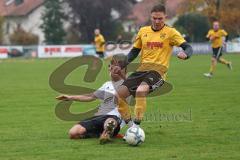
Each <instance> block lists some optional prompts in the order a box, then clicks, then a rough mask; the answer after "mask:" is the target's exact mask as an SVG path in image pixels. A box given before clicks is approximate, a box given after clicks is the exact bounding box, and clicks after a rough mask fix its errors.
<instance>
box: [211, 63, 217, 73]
mask: <svg viewBox="0 0 240 160" xmlns="http://www.w3.org/2000/svg"><path fill="white" fill-rule="evenodd" d="M215 69H216V64H214V63H212V64H211V67H210V73H211V74H213V72H214V71H215Z"/></svg>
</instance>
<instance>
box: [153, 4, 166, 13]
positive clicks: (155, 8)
mask: <svg viewBox="0 0 240 160" xmlns="http://www.w3.org/2000/svg"><path fill="white" fill-rule="evenodd" d="M153 12H163V13H166V8H165V6H164V5H162V4H158V5H156V6H153V8H152V10H151V13H153Z"/></svg>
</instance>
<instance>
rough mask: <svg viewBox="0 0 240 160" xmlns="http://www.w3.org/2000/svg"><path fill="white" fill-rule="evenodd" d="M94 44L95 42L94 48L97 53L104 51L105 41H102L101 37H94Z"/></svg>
mask: <svg viewBox="0 0 240 160" xmlns="http://www.w3.org/2000/svg"><path fill="white" fill-rule="evenodd" d="M94 42H95V47H96V51H97V52H104V51H105V45H104V43H105V39H104V37H103V35H101V34H99V35H97V36H95V39H94Z"/></svg>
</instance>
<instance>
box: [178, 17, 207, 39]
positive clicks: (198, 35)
mask: <svg viewBox="0 0 240 160" xmlns="http://www.w3.org/2000/svg"><path fill="white" fill-rule="evenodd" d="M174 26H175V27H176V28H177V29H179V31H180V32H182V33H184V34H187V35H188V36H190V38H191V41H193V42H202V41H205V37H206V34H207V32H208V30H209V28H210V25H209V21H208V18H207V17H206V16H203V15H201V14H198V13H188V14H184V15H181V16H180V17H179V18H178V20H177V21H176V22H175V24H174Z"/></svg>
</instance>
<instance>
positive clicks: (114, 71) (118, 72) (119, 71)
mask: <svg viewBox="0 0 240 160" xmlns="http://www.w3.org/2000/svg"><path fill="white" fill-rule="evenodd" d="M121 70H122V69H121V67H120V66H113V68H112V71H113V73H114V74H121Z"/></svg>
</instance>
